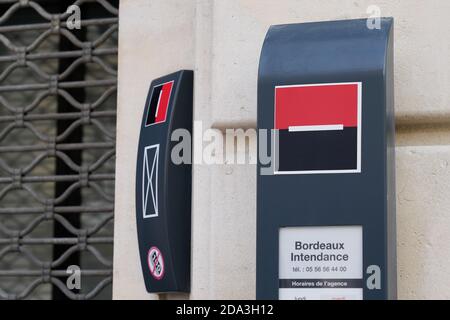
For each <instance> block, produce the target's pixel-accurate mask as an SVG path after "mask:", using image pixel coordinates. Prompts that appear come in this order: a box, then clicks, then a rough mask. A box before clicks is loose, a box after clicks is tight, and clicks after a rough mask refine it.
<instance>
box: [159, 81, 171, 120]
mask: <svg viewBox="0 0 450 320" xmlns="http://www.w3.org/2000/svg"><path fill="white" fill-rule="evenodd" d="M172 86H173V82H169V83H166V84H164V85H163V87H162V90H161V95H160V101H159V104H158V109H157V110H156V114H155V123H159V122H164V121H166V116H167V109H168V107H169V100H170V94H171V92H172Z"/></svg>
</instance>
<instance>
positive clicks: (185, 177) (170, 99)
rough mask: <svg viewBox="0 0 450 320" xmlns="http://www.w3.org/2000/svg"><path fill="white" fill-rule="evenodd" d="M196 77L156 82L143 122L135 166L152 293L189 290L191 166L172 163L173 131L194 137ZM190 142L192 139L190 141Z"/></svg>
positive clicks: (142, 253)
mask: <svg viewBox="0 0 450 320" xmlns="http://www.w3.org/2000/svg"><path fill="white" fill-rule="evenodd" d="M192 99H193V72H192V71H186V70H184V71H179V72H176V73H173V74H170V75H167V76H164V77H162V78H159V79H156V80H154V81H153V82H152V84H151V86H150V89H149V92H148V96H147V100H146V102H145V107H144V114H143V118H142V123H141V133H140V138H139V149H138V155H137V164H136V221H137V231H138V240H139V252H140V257H141V265H142V272H143V275H144V280H145V286H146V288H147V291H148V292H152V293H160V292H188V291H189V287H190V278H189V273H190V238H191V231H190V230H191V164H190V162H189V163H181V164H175V163H174V162H173V161H172V159H171V151H172V147H173V146H174V145H175V144H176V143H178V142H177V141H171V134H172V132H173V131H174V130H177V129H184V130H185V131H184V132H188V133H189V134H192ZM189 139H190V136H189Z"/></svg>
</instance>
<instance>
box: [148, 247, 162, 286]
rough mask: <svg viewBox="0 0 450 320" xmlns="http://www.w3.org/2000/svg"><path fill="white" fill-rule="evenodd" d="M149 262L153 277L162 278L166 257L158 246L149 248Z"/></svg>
mask: <svg viewBox="0 0 450 320" xmlns="http://www.w3.org/2000/svg"><path fill="white" fill-rule="evenodd" d="M147 263H148V268H149V269H150V274H151V275H152V277H153V278H155V279H156V280H161V279H162V278H163V277H164V258H163V255H162V253H161V251H160V250H159V249H158V248H157V247H151V248H150V250H148V255H147Z"/></svg>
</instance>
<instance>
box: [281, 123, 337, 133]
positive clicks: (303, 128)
mask: <svg viewBox="0 0 450 320" xmlns="http://www.w3.org/2000/svg"><path fill="white" fill-rule="evenodd" d="M336 130H344V125H343V124H330V125H323V126H290V127H289V132H302V131H336Z"/></svg>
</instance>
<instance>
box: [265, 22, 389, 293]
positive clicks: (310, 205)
mask: <svg viewBox="0 0 450 320" xmlns="http://www.w3.org/2000/svg"><path fill="white" fill-rule="evenodd" d="M380 22H381V24H380V25H381V28H380V29H369V28H368V27H367V20H363V19H361V20H347V21H332V22H318V23H304V24H291V25H278V26H272V27H271V28H270V30H269V32H268V34H267V36H266V39H265V42H264V46H263V49H262V53H261V60H260V66H259V77H258V128H259V129H266V130H267V132H268V133H267V135H268V136H267V139H266V140H267V141H268V142H269V145H268V146H264V147H265V148H264V150H267V149H268V150H271V159H272V161H271V163H270V164H261V161H259V162H258V163H259V165H258V168H257V170H258V173H257V174H258V182H257V211H258V212H257V288H256V293H257V298H259V299H288V300H308V299H314V300H318V299H332V300H333V299H335V300H345V299H355V300H357V299H394V298H396V252H395V248H396V243H395V183H394V131H395V130H394V129H395V128H394V127H395V126H394V101H393V38H392V33H393V20H392V19H390V18H382V19H381V21H380ZM261 143H265V142H264V141H263V140H261V139H260V141H259V148H260V149H261Z"/></svg>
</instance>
